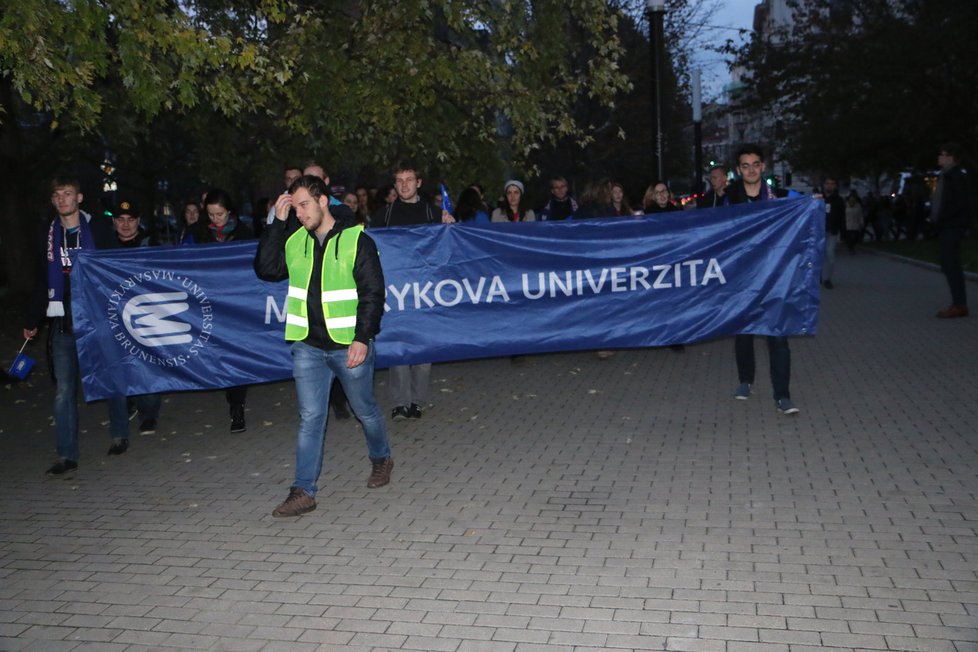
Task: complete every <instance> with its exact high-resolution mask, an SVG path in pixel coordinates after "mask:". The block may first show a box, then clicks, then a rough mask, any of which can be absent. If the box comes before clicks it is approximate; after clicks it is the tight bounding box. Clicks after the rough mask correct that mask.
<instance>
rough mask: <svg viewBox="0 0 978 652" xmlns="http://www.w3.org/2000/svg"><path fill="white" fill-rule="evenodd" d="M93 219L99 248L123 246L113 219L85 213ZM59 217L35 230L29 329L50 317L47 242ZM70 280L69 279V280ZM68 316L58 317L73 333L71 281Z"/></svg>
mask: <svg viewBox="0 0 978 652" xmlns="http://www.w3.org/2000/svg"><path fill="white" fill-rule="evenodd" d="M86 216H87V217H88V218H89V223H88V225H89V228H91V230H92V239H93V240H94V241H95V248H96V249H114V248H116V247H118V246H119V241H118V239H117V238H116V236H115V229H113V228H112V220H111V219H110V218H108V217H106V216H105V215H99V214H96V215H94V216H88V214H87V213H85V212H82V219H85V218H86ZM58 219H59V218H58V217H55V218H54V220H52V221H48V222H39V223H38V224H37V227H36V230H35V233H34V246H33V247H32V249H33V257H34V290H33V292H32V293H31V298H30V302H29V303H28V306H27V314H26V320H25V321H26V323H25V326H26V327H27V328H36V327H38V326H40V324H41V322H43V321H44V320H45V319H46V314H47V308H48V265H47V244H48V230H49V229H50V228H51V224H52V223H53V222H54V221H57V220H58ZM66 280H67V279H66ZM64 305H65V316H64V317H56V318H55V319H56V320H57V321H58V322H59V328H60V329H61V331H62V332H65V333H70V332H72V329H73V325H72V322H71V284H70V283H67V282H66V283H65V294H64Z"/></svg>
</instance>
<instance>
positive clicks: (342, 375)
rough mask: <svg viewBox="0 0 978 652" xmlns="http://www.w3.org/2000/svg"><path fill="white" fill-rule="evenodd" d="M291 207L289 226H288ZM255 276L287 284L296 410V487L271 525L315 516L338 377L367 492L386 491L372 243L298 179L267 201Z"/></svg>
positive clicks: (389, 466)
mask: <svg viewBox="0 0 978 652" xmlns="http://www.w3.org/2000/svg"><path fill="white" fill-rule="evenodd" d="M290 208H294V209H295V214H296V217H298V224H295V223H294V222H292V223H291V224H293V226H292V228H291V232H290V228H289V227H288V226H287V224H289V222H288V216H289V209H290ZM255 271H256V272H257V274H258V276H259V277H260V278H262V279H265V280H267V281H278V280H282V279H285V278H288V279H289V291H288V297H287V299H286V325H285V339H286V340H288V341H290V342H293V344H292V361H293V376H294V377H295V388H296V396H297V398H298V403H299V431H298V436H297V444H296V464H295V480H294V482H293V483H292V487H291V489H290V490H289V496H288V498H286V499H285V501H284V502H283V503H282V504H281V505H279V506H278V507H276V508H275V510H274V511H273V512H272V516H299V515H300V514H305V513H306V512H310V511H312V510H314V509H316V498H315V497H316V492H317V491H318V486H317V481H318V480H319V474H320V472H321V471H322V465H323V447H324V444H325V438H326V435H325V432H324V429H325V425H326V418H327V407H328V405H329V391H330V386H331V385H332V383H333V379H334V378H338V379H339V381H340V384H341V385H342V386H343V389H344V390H345V391H346V395H347V398H348V400H349V402H350V407H351V408H352V409H353V413H354V414H355V415H356V416H357V419H359V420H360V423H361V424H362V425H363V433H364V435H365V437H366V440H367V450H368V453H369V456H370V462H371V465H372V470H371V474H370V477H369V478H368V480H367V486H368V487H370V488H372V489H373V488H376V487H382V486H384V485H386V484H387V483H389V482H390V476H391V471H392V470H393V468H394V460H393V458H391V451H390V444H389V442H388V437H387V426H386V423H385V422H384V417H383V415H382V414H381V412H380V409H379V408H378V407H377V401H376V399H375V397H374V355H375V353H374V337H375V336H376V335H377V333H378V332H379V331H380V319H381V317H382V316H383V314H384V272H383V270H382V269H381V266H380V257H379V256H378V254H377V247H376V245H375V244H374V241H373V239H372V238H371V237H370V236H368V235H367V234H366V233H364V232H363V227H362V226H358V225H357V224H356V220H355V218H354V215H353V212H352V211H351V210H350V209H349V208H347V207H346V206H345V205H340V206H336V205H330V201H329V192H328V190H327V188H326V184H325V183H324V182H323V180H322V179H321V178H319V177H316V176H312V175H305V176H302V177H300V178H299V179H297V180H296V181H295V182H294V183H293V184H292V187H291V188H290V189H289V191H288V192H286V193H283V194H282V195H281V196H279V198H278V199H277V200H276V202H275V220H274V221H273V222H272V223H271V224H269V225H268V226H267V228H266V229H265V231H264V232H263V233H262V237H261V242H260V244H259V246H258V254H257V256H256V259H255Z"/></svg>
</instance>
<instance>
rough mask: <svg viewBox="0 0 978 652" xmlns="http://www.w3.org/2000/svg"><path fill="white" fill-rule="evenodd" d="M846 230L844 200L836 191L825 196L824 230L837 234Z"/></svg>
mask: <svg viewBox="0 0 978 652" xmlns="http://www.w3.org/2000/svg"><path fill="white" fill-rule="evenodd" d="M845 230H846V200H845V199H843V198H842V197H840V196H839V193H838V192H834V193H832V194H831V195H828V196H826V197H825V232H826V233H828V234H831V235H839V234H840V233H842V232H843V231H845Z"/></svg>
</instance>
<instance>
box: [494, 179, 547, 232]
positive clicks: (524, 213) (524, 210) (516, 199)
mask: <svg viewBox="0 0 978 652" xmlns="http://www.w3.org/2000/svg"><path fill="white" fill-rule="evenodd" d="M503 194H504V196H505V198H506V206H505V207H499V208H497V209H496V210H494V211H493V212H492V221H493V222H535V221H536V219H537V216H536V214H535V213H534V212H533V209H532V208H529V207H528V206H527V205H526V200H525V199H524V197H523V182H522V181H517V180H516V179H510V180H509V181H507V182H506V183H505V184H503Z"/></svg>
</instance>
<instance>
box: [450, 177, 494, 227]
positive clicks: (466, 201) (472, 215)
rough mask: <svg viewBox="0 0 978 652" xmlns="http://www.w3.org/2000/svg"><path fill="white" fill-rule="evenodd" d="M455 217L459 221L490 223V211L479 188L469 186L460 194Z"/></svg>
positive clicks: (456, 203)
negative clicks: (486, 208)
mask: <svg viewBox="0 0 978 652" xmlns="http://www.w3.org/2000/svg"><path fill="white" fill-rule="evenodd" d="M454 217H455V219H456V220H457V221H459V222H472V223H474V224H488V223H489V213H487V212H486V210H485V206H484V205H483V203H482V195H480V194H479V190H478V189H477V188H475V187H473V186H469V187H468V188H466V189H465V190H463V191H462V192H461V194H459V196H458V201H457V202H455V213H454Z"/></svg>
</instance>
